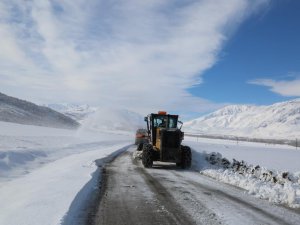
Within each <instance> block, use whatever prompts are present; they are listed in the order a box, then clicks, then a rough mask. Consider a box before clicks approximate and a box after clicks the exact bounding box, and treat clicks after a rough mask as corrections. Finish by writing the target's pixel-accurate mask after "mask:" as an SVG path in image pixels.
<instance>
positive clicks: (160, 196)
mask: <svg viewBox="0 0 300 225" xmlns="http://www.w3.org/2000/svg"><path fill="white" fill-rule="evenodd" d="M133 151H135V149H134V147H131V148H130V149H129V150H128V151H127V152H125V153H123V154H122V155H120V156H119V157H117V158H116V159H115V160H114V161H113V162H111V163H110V164H109V165H107V166H106V168H105V171H104V175H103V188H102V192H101V201H100V204H99V206H98V209H97V213H96V215H95V216H94V217H93V218H91V219H92V220H94V222H95V224H97V225H100V224H101V225H102V224H103V225H104V224H105V225H117V224H122V225H126V224H128V225H134V224H145V225H147V224H186V225H188V224H241V223H242V224H252V225H253V224H299V221H300V212H299V210H292V209H287V208H284V207H282V206H276V205H273V204H271V203H269V202H267V201H265V200H261V199H257V198H254V197H252V196H250V195H248V194H246V193H244V191H243V190H241V189H239V188H236V187H233V186H230V185H226V184H223V183H220V182H218V181H215V180H213V179H210V178H208V177H206V176H203V175H200V174H199V173H198V172H196V171H192V170H181V169H177V168H176V167H175V165H173V164H164V163H155V164H154V167H153V168H151V169H145V168H143V166H142V165H141V162H140V161H139V160H136V159H133V157H132V152H133Z"/></svg>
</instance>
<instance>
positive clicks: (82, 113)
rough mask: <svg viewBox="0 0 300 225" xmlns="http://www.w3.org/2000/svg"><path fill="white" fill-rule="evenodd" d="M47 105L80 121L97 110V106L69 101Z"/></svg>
mask: <svg viewBox="0 0 300 225" xmlns="http://www.w3.org/2000/svg"><path fill="white" fill-rule="evenodd" d="M45 106H46V107H49V108H51V109H53V110H55V111H58V112H60V113H62V114H64V115H66V116H68V117H71V118H72V119H74V120H76V121H80V122H81V121H82V120H83V119H85V118H86V117H87V116H89V115H90V114H92V113H94V112H96V111H97V108H96V107H91V106H89V105H86V104H85V105H76V104H69V103H57V104H48V105H45Z"/></svg>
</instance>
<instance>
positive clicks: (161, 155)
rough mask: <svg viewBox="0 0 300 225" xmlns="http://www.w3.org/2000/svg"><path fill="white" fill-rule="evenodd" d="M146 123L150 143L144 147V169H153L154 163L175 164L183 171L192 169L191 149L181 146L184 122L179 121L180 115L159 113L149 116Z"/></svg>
mask: <svg viewBox="0 0 300 225" xmlns="http://www.w3.org/2000/svg"><path fill="white" fill-rule="evenodd" d="M145 121H146V123H147V131H148V137H149V143H144V144H143V147H142V151H143V152H142V163H143V165H144V167H146V168H149V167H152V166H153V161H161V162H173V163H176V165H177V166H178V167H181V168H183V169H185V168H189V167H191V162H192V153H191V149H190V147H188V146H183V145H181V142H182V140H183V138H184V133H183V132H182V131H181V127H182V122H180V121H178V115H170V114H167V112H164V111H159V112H158V113H151V114H149V115H148V116H147V117H145ZM179 124H181V126H180V128H178V125H179Z"/></svg>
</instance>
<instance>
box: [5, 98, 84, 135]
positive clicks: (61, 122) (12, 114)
mask: <svg viewBox="0 0 300 225" xmlns="http://www.w3.org/2000/svg"><path fill="white" fill-rule="evenodd" d="M0 121H5V122H11V123H19V124H27V125H37V126H46V127H55V128H68V129H73V128H77V127H78V126H79V123H78V122H76V121H75V120H73V119H71V118H69V117H67V116H65V115H63V114H61V113H59V112H56V111H54V110H52V109H50V108H48V107H44V106H38V105H36V104H33V103H31V102H28V101H24V100H21V99H18V98H14V97H10V96H7V95H5V94H2V93H0Z"/></svg>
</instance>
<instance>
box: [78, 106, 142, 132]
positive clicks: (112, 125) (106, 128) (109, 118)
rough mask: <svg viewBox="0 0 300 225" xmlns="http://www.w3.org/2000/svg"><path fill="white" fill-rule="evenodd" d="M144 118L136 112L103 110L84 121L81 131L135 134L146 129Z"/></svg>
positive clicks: (114, 109)
mask: <svg viewBox="0 0 300 225" xmlns="http://www.w3.org/2000/svg"><path fill="white" fill-rule="evenodd" d="M144 127H145V122H144V120H143V117H142V116H141V115H140V114H138V113H135V112H131V111H128V110H124V109H116V108H101V109H98V110H97V111H96V112H95V113H93V114H91V115H89V116H88V117H87V118H86V119H84V120H83V121H82V127H81V129H80V130H81V131H82V130H83V131H93V132H113V133H120V134H124V133H131V134H132V133H133V132H135V131H136V130H137V129H138V128H144Z"/></svg>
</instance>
